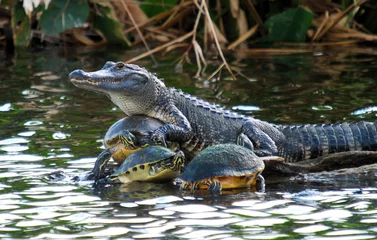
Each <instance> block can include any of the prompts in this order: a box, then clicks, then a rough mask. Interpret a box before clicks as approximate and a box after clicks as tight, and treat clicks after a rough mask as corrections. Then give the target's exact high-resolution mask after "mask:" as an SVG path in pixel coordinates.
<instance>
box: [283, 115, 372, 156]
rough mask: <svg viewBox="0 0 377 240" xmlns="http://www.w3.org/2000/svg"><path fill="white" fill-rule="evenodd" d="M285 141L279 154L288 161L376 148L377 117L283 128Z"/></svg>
mask: <svg viewBox="0 0 377 240" xmlns="http://www.w3.org/2000/svg"><path fill="white" fill-rule="evenodd" d="M281 131H282V132H283V134H284V135H285V137H286V141H285V142H284V143H283V144H281V145H280V146H278V155H279V156H281V157H284V158H285V159H286V161H287V162H296V161H300V160H305V159H312V158H317V157H319V156H323V155H327V154H331V153H336V152H345V151H361V150H369V151H377V121H375V122H365V121H361V122H352V123H334V124H315V125H311V124H306V125H297V126H286V127H283V128H281Z"/></svg>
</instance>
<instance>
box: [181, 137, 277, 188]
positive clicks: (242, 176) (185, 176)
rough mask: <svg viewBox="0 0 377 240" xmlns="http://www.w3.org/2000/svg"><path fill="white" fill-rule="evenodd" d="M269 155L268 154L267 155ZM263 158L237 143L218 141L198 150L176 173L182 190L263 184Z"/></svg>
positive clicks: (245, 186) (244, 186)
mask: <svg viewBox="0 0 377 240" xmlns="http://www.w3.org/2000/svg"><path fill="white" fill-rule="evenodd" d="M268 158H271V157H268ZM263 169H264V162H263V158H261V157H258V156H257V155H256V154H255V153H254V152H253V151H251V150H250V149H248V148H246V147H243V146H240V145H237V144H230V143H225V144H217V145H213V146H210V147H208V148H206V149H204V150H203V151H201V152H200V153H199V154H198V155H197V156H196V157H194V159H192V160H191V162H190V163H189V164H188V165H187V166H186V167H185V170H184V172H183V173H182V174H180V175H179V176H178V179H179V180H180V181H181V185H180V189H181V190H194V189H208V190H209V191H211V192H220V191H221V190H222V189H234V188H247V187H254V186H257V182H259V183H260V184H261V186H264V178H263V177H262V175H261V172H262V171H263Z"/></svg>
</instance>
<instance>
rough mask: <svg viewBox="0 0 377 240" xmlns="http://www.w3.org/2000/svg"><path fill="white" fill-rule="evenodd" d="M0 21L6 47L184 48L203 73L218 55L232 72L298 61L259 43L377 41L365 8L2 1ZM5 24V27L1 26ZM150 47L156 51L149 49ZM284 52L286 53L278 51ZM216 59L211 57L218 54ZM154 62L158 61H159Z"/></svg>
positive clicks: (314, 3)
mask: <svg viewBox="0 0 377 240" xmlns="http://www.w3.org/2000/svg"><path fill="white" fill-rule="evenodd" d="M2 3H3V5H2V6H1V7H0V10H1V11H0V14H2V15H3V16H0V17H2V19H8V21H9V22H10V24H8V25H10V26H11V30H12V32H13V34H12V37H11V39H9V36H8V35H7V34H6V26H7V20H5V24H4V23H3V24H2V25H0V35H1V34H2V35H4V37H3V38H1V39H2V44H3V45H5V43H9V42H12V43H13V44H14V45H15V46H16V47H27V46H29V45H30V43H32V42H33V41H40V42H44V43H51V42H52V43H55V44H59V43H61V42H65V43H66V44H83V45H88V46H98V45H103V44H118V45H121V46H123V47H130V46H134V45H137V44H141V43H143V44H144V45H145V47H146V49H147V51H146V53H144V54H141V55H140V56H138V57H136V58H133V59H129V60H128V62H130V61H135V60H137V59H140V58H142V57H146V56H149V55H151V56H152V58H153V54H154V53H156V52H158V51H172V50H174V49H177V48H183V49H184V50H185V51H184V54H183V56H182V58H181V59H180V61H179V62H180V63H182V62H184V61H190V57H189V53H191V52H193V53H194V54H195V60H196V62H197V65H198V68H199V71H200V70H201V69H202V67H203V66H205V65H206V61H207V60H206V59H207V58H206V55H207V54H208V53H209V52H211V51H209V50H210V49H216V50H217V53H218V55H219V57H220V58H221V60H222V61H223V64H222V65H221V67H223V66H226V67H227V69H228V70H229V71H230V72H231V68H230V67H229V66H228V64H227V62H226V59H225V57H224V56H223V54H222V51H223V50H224V49H226V50H228V51H244V52H247V53H266V54H268V53H273V54H278V53H283V54H287V53H296V52H302V51H303V50H305V49H297V48H292V47H289V46H290V45H283V46H284V47H280V48H276V44H275V45H271V44H270V45H269V46H270V48H269V49H261V47H260V46H262V45H258V43H263V46H266V43H277V42H279V43H280V42H293V43H300V42H302V43H303V42H306V43H307V45H306V47H307V46H310V45H313V44H316V43H321V44H346V43H347V44H349V43H359V42H375V41H377V36H376V35H375V34H376V33H377V21H376V19H377V10H376V8H375V5H374V4H373V3H372V2H369V1H367V0H332V1H331V0H283V1H264V0H207V1H203V0H180V1H178V0H144V1H123V0H114V1H100V0H77V1H76V0H75V1H73V0H24V1H23V2H20V1H16V0H14V1H11V0H8V1H2ZM3 22H4V21H3ZM149 45H151V46H152V47H150V46H149ZM280 46H281V45H280ZM212 52H213V51H212ZM153 59H154V58H153Z"/></svg>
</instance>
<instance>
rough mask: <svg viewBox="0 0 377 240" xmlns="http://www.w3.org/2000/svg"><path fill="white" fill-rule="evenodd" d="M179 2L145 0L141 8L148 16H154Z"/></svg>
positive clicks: (174, 0)
mask: <svg viewBox="0 0 377 240" xmlns="http://www.w3.org/2000/svg"><path fill="white" fill-rule="evenodd" d="M176 3H177V0H145V1H143V2H142V3H141V4H140V8H141V9H142V10H143V11H144V13H145V14H147V16H148V17H153V16H155V15H157V14H159V13H162V12H165V11H167V10H169V9H171V8H172V7H174V5H175V4H176Z"/></svg>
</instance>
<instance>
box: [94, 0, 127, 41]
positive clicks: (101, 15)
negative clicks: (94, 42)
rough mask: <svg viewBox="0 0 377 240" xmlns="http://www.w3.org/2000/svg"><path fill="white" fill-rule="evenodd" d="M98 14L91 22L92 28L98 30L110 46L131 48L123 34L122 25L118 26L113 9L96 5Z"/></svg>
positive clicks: (107, 5) (108, 6)
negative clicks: (117, 45) (118, 45)
mask: <svg viewBox="0 0 377 240" xmlns="http://www.w3.org/2000/svg"><path fill="white" fill-rule="evenodd" d="M96 9H97V11H98V13H97V14H96V15H95V17H94V20H93V27H94V28H95V29H97V30H99V31H100V32H101V33H102V34H103V36H104V37H105V38H106V40H107V41H108V42H109V43H112V44H120V45H122V46H128V47H129V46H131V43H130V42H129V41H128V39H127V38H126V36H125V35H124V33H123V27H122V24H120V21H119V19H118V18H117V16H116V14H115V11H114V9H113V8H112V6H111V5H110V4H106V3H101V4H97V8H96Z"/></svg>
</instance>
